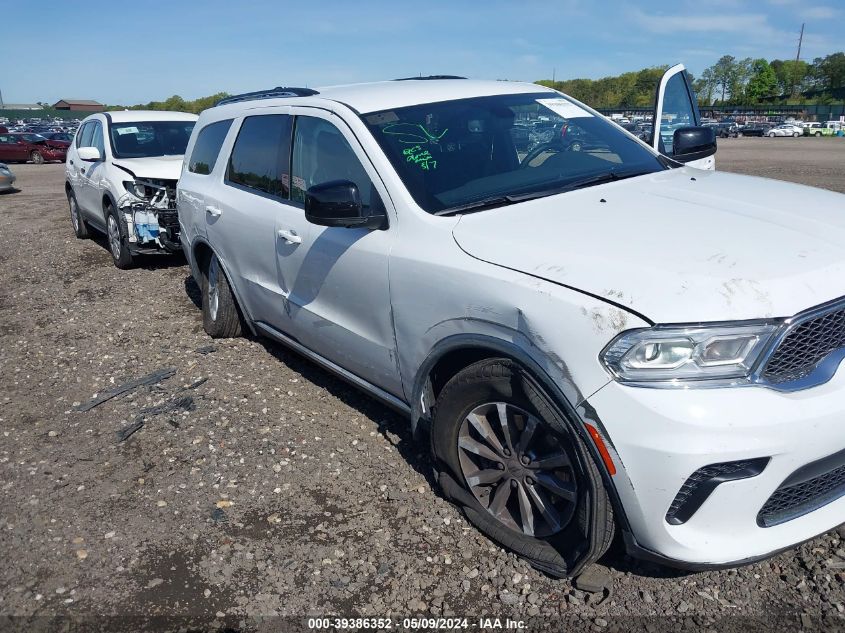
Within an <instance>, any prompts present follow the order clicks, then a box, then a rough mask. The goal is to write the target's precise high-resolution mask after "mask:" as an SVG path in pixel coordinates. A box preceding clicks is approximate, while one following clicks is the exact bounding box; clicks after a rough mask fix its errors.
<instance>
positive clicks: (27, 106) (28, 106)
mask: <svg viewBox="0 0 845 633" xmlns="http://www.w3.org/2000/svg"><path fill="white" fill-rule="evenodd" d="M43 109H44V106H42V105H39V104H37V103H7V102H5V101H4V102H3V106H2V107H0V110H43Z"/></svg>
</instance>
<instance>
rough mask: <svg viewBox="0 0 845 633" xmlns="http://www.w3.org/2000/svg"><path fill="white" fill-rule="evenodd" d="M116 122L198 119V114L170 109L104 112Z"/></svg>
mask: <svg viewBox="0 0 845 633" xmlns="http://www.w3.org/2000/svg"><path fill="white" fill-rule="evenodd" d="M101 114H107V115H109V116H110V117H111V120H112V121H113V122H115V123H133V122H141V121H196V120H197V115H196V114H191V113H190V112H172V111H169V110H113V111H111V112H102V113H101Z"/></svg>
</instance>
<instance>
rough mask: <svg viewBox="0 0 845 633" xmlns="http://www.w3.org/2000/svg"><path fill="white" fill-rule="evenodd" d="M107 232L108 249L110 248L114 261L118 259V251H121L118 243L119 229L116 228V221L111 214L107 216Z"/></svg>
mask: <svg viewBox="0 0 845 633" xmlns="http://www.w3.org/2000/svg"><path fill="white" fill-rule="evenodd" d="M108 231H109V248H111V254H112V255H113V256H114V258H115V259H120V251H121V248H122V246H121V243H120V229H119V228H118V226H117V220H115V218H114V215H113V214H111V213H110V214H109V219H108Z"/></svg>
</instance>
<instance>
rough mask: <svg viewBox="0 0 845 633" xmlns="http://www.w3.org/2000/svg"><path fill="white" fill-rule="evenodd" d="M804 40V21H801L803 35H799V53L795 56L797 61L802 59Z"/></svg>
mask: <svg viewBox="0 0 845 633" xmlns="http://www.w3.org/2000/svg"><path fill="white" fill-rule="evenodd" d="M803 41H804V23H803V22H802V23H801V35H799V36H798V54H797V55H796V56H795V61H796V62H797V61H799V60H800V59H801V43H802V42H803Z"/></svg>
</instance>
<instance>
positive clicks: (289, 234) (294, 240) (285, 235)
mask: <svg viewBox="0 0 845 633" xmlns="http://www.w3.org/2000/svg"><path fill="white" fill-rule="evenodd" d="M279 237H280V238H282V239H283V240H284V241H285V242H287V243H288V244H302V238H301V237H299V236H298V235H297V234H296V231H288V230H285V229H279Z"/></svg>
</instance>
